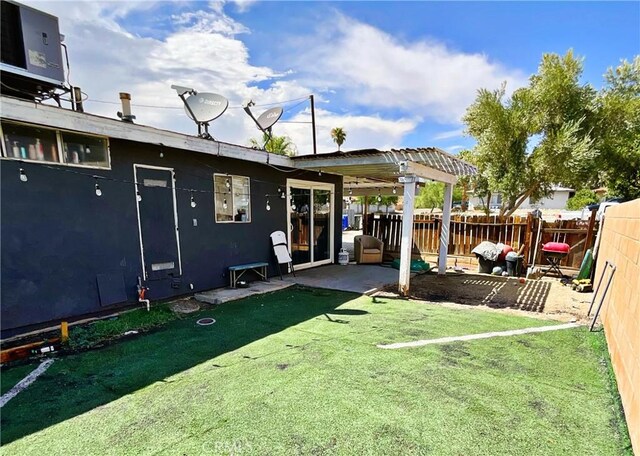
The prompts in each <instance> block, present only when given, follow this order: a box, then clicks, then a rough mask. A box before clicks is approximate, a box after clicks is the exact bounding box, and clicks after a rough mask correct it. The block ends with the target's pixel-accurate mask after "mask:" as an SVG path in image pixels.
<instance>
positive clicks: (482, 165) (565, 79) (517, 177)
mask: <svg viewBox="0 0 640 456" xmlns="http://www.w3.org/2000/svg"><path fill="white" fill-rule="evenodd" d="M581 74H582V60H581V59H579V58H576V57H574V56H573V52H572V51H568V52H567V53H566V54H565V55H564V56H559V55H557V54H545V55H543V57H542V62H541V63H540V66H539V68H538V73H537V74H535V75H533V76H531V78H530V79H529V85H528V86H527V87H524V88H521V89H518V90H516V91H515V92H514V93H513V94H512V95H511V97H505V89H506V86H505V85H503V86H502V87H501V88H500V89H498V90H495V91H488V90H486V89H480V90H479V91H478V96H477V97H476V100H475V101H474V103H473V104H472V105H471V106H470V107H469V108H467V111H466V113H465V116H464V122H465V124H466V131H467V133H468V134H470V135H471V136H473V137H474V138H475V139H476V141H477V144H476V146H475V147H474V149H473V150H472V151H471V152H470V154H469V155H470V157H471V161H472V162H473V163H474V164H475V165H476V166H477V168H478V172H479V175H480V179H481V180H479V181H478V182H476V184H477V185H478V186H479V187H480V188H481V190H482V192H483V194H484V195H485V196H487V198H488V197H489V196H490V193H491V191H498V192H501V194H502V196H503V206H502V208H501V210H500V215H501V216H508V215H511V214H512V213H513V212H514V211H515V210H516V209H517V208H518V207H519V206H520V205H521V204H522V203H523V202H524V201H526V199H527V198H532V199H533V200H538V199H541V198H542V197H544V196H548V195H549V194H550V193H551V192H552V188H553V186H554V185H556V184H564V185H570V186H578V187H584V186H585V185H590V184H591V183H592V182H591V181H592V180H593V181H595V179H593V176H594V174H595V173H594V170H595V161H594V158H595V157H596V156H597V149H596V148H595V147H594V141H593V139H592V136H591V129H592V125H593V123H594V121H595V116H594V113H593V109H592V106H593V101H594V99H595V91H594V90H593V88H591V86H589V85H581V84H580V82H579V79H580V76H581ZM468 159H469V158H468ZM482 180H484V182H483V181H482ZM484 184H486V186H485V185H484Z"/></svg>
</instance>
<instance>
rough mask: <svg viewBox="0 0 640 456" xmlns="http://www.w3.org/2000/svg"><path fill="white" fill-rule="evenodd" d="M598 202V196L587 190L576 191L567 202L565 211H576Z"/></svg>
mask: <svg viewBox="0 0 640 456" xmlns="http://www.w3.org/2000/svg"><path fill="white" fill-rule="evenodd" d="M597 202H598V196H597V195H596V194H595V193H594V192H593V191H591V190H589V189H588V188H583V189H582V190H578V191H577V192H576V194H575V195H574V196H573V197H572V198H569V199H568V200H567V209H569V210H570V211H577V210H580V209H582V208H583V207H585V206H588V205H589V204H594V203H597Z"/></svg>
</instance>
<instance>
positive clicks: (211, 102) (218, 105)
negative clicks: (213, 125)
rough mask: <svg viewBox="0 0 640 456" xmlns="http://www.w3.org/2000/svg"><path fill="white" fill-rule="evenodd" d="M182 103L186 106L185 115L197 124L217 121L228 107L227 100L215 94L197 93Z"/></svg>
mask: <svg viewBox="0 0 640 456" xmlns="http://www.w3.org/2000/svg"><path fill="white" fill-rule="evenodd" d="M184 102H185V104H186V106H185V107H184V110H185V111H186V112H187V115H188V116H189V117H190V118H191V119H192V120H195V121H196V122H199V123H205V122H211V121H212V120H215V119H217V118H218V117H220V116H221V115H222V114H224V112H225V111H226V110H227V108H228V107H229V100H227V99H226V98H225V97H223V96H222V95H218V94H217V93H204V92H203V93H198V94H196V95H191V96H190V97H189V98H187V99H186V100H184ZM189 111H191V112H189ZM192 113H193V115H192Z"/></svg>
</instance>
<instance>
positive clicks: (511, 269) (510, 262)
mask: <svg viewBox="0 0 640 456" xmlns="http://www.w3.org/2000/svg"><path fill="white" fill-rule="evenodd" d="M511 253H513V252H509V253H508V254H507V257H506V258H505V260H506V261H507V274H509V276H511V277H518V276H519V275H520V269H521V268H522V259H523V258H524V257H523V256H522V255H519V256H518V255H516V254H515V253H514V254H513V255H511Z"/></svg>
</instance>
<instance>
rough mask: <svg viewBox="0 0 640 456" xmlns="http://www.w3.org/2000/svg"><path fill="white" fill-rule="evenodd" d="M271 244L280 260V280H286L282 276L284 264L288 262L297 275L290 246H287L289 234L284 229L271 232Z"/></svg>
mask: <svg viewBox="0 0 640 456" xmlns="http://www.w3.org/2000/svg"><path fill="white" fill-rule="evenodd" d="M271 244H272V245H273V254H274V255H275V257H276V260H277V261H278V273H279V274H280V280H284V279H283V277H282V266H281V265H283V264H286V265H287V266H288V267H290V268H291V273H292V274H293V276H294V277H295V276H296V272H295V271H294V270H293V260H292V259H291V254H290V253H289V247H288V246H287V236H286V235H285V234H284V232H283V231H274V232H273V233H271Z"/></svg>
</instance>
